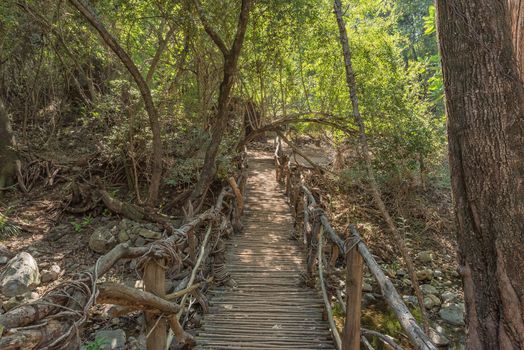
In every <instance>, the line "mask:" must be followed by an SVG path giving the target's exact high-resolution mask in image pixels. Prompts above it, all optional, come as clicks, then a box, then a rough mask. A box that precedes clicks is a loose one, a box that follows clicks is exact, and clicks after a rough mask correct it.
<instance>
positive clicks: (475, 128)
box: [437, 0, 524, 349]
mask: <svg viewBox="0 0 524 350" xmlns="http://www.w3.org/2000/svg"><path fill="white" fill-rule="evenodd" d="M437 10H438V28H439V39H440V51H441V55H442V67H443V73H444V86H445V92H446V110H447V114H448V138H449V160H450V167H451V180H452V190H453V200H454V206H455V216H456V221H457V229H458V233H457V239H458V246H459V264H460V270H461V273H462V279H463V283H464V295H465V299H466V327H467V348H468V349H524V318H523V314H524V271H523V269H522V267H523V266H524V235H523V232H524V183H523V179H524V88H523V85H522V81H521V80H520V78H519V72H518V66H517V64H516V61H515V60H514V57H513V52H514V51H513V44H512V29H511V26H510V22H511V21H510V16H509V8H508V2H507V1H500V0H499V1H485V0H454V1H452V2H451V1H447V0H438V1H437Z"/></svg>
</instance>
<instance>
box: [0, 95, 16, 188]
mask: <svg viewBox="0 0 524 350" xmlns="http://www.w3.org/2000/svg"><path fill="white" fill-rule="evenodd" d="M16 160H17V156H16V152H15V151H14V149H13V136H12V134H11V126H10V124H9V116H8V115H7V111H6V110H5V108H4V105H3V103H2V101H0V195H1V191H2V189H3V188H4V187H6V186H10V185H11V184H12V180H13V179H14V176H15V173H16Z"/></svg>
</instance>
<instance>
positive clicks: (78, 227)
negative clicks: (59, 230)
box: [71, 215, 93, 233]
mask: <svg viewBox="0 0 524 350" xmlns="http://www.w3.org/2000/svg"><path fill="white" fill-rule="evenodd" d="M92 223H93V218H92V217H91V216H90V215H88V216H84V217H83V218H82V220H80V221H71V225H73V229H74V231H75V233H81V232H82V231H83V230H84V229H85V228H86V227H87V226H89V225H91V224H92Z"/></svg>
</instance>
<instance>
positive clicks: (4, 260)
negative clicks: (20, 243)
mask: <svg viewBox="0 0 524 350" xmlns="http://www.w3.org/2000/svg"><path fill="white" fill-rule="evenodd" d="M8 261H9V258H8V257H7V256H0V265H5V264H7V262H8Z"/></svg>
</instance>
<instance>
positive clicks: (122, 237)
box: [118, 230, 129, 243]
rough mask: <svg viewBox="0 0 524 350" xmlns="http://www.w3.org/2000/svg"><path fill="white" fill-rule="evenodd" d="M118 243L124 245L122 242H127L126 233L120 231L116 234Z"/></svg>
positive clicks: (127, 236)
mask: <svg viewBox="0 0 524 350" xmlns="http://www.w3.org/2000/svg"><path fill="white" fill-rule="evenodd" d="M118 241H119V242H120V243H124V242H127V241H129V235H128V234H127V231H125V230H120V231H119V232H118Z"/></svg>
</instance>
